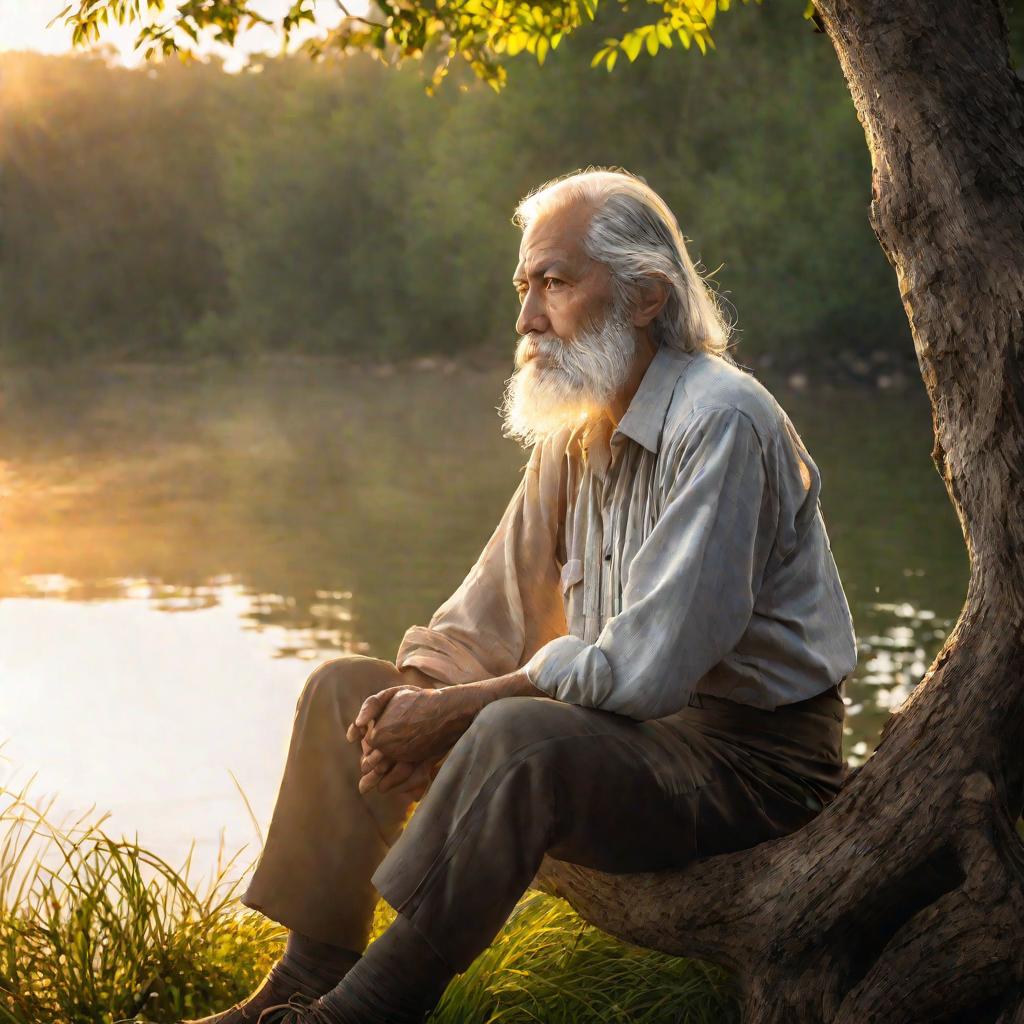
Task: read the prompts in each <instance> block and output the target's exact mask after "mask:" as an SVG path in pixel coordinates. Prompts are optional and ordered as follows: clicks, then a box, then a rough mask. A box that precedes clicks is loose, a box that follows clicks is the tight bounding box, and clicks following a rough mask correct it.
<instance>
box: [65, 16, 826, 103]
mask: <svg viewBox="0 0 1024 1024" xmlns="http://www.w3.org/2000/svg"><path fill="white" fill-rule="evenodd" d="M599 2H600V0H542V2H539V3H530V2H528V0H372V5H371V9H370V11H368V12H367V14H366V15H360V14H352V13H351V12H350V11H349V9H348V8H347V7H346V6H345V3H344V0H335V3H336V4H337V5H338V7H339V9H340V10H341V12H342V14H343V15H344V17H343V19H342V20H341V22H340V23H339V24H337V25H335V26H333V27H330V28H325V30H324V31H322V32H320V33H318V34H317V35H316V37H315V38H312V39H308V40H307V41H306V42H305V43H304V44H303V46H304V48H305V49H306V50H307V52H309V53H310V55H311V56H314V57H320V56H324V55H325V54H327V53H329V52H335V53H339V52H340V53H349V52H354V51H368V52H371V53H373V54H375V55H376V56H378V57H379V58H380V59H382V60H384V61H387V62H389V63H398V62H400V61H401V60H403V59H405V58H420V57H424V56H427V55H430V56H432V57H434V58H435V59H436V61H437V63H436V65H435V67H434V69H433V74H432V76H431V80H430V85H429V86H428V91H433V89H434V88H436V87H437V85H438V84H440V82H441V81H442V79H443V78H444V77H445V75H446V74H447V73H448V68H449V65H450V64H451V61H452V60H453V59H456V58H460V59H463V60H465V61H467V62H468V63H469V65H470V66H471V67H472V68H473V71H474V72H475V73H476V74H477V75H478V76H479V77H480V78H482V79H483V80H484V81H486V82H487V83H488V84H490V85H491V86H492V88H494V89H495V90H500V89H501V87H502V86H503V85H504V84H505V82H506V80H507V74H508V73H507V70H506V66H505V58H507V57H513V56H515V55H516V54H518V53H521V52H526V53H530V54H533V56H534V57H536V59H537V61H538V62H539V63H541V64H543V63H544V59H545V58H546V57H547V55H548V53H549V52H550V51H551V50H553V49H555V48H556V47H557V46H558V44H559V43H560V42H561V40H562V39H563V38H564V37H565V36H566V35H568V34H569V33H571V32H573V31H574V30H575V29H577V28H579V27H580V26H581V25H583V24H584V23H585V22H589V21H594V20H595V19H596V18H597V13H598V3H599ZM608 2H609V3H614V4H617V5H618V6H620V7H621V8H623V9H625V10H628V8H629V3H630V0H608ZM750 2H751V0H742V3H744V4H748V3H750ZM755 2H756V3H760V2H761V0H755ZM731 6H732V0H646V7H649V8H650V13H651V15H652V17H651V20H649V21H646V22H645V23H644V24H641V25H639V26H636V27H633V28H630V29H629V30H628V31H626V32H624V33H622V34H621V35H617V36H613V37H610V38H607V39H605V40H604V45H603V46H602V47H601V48H600V49H599V50H598V51H597V53H595V54H594V57H593V62H592V66H593V67H598V66H601V65H603V66H604V67H605V68H606V69H607V70H608V71H611V70H612V68H614V67H615V64H616V62H617V61H618V59H619V56H620V54H624V55H625V57H626V58H627V59H628V60H630V61H635V60H636V59H637V57H639V56H640V54H641V53H647V54H649V55H651V56H654V55H655V54H657V53H658V51H659V50H661V49H670V48H671V47H672V46H674V45H675V44H676V43H677V42H678V43H679V44H680V45H681V46H683V47H685V48H687V49H689V48H690V47H691V46H693V45H695V46H696V47H697V48H698V49H699V50H700V51H701V53H706V52H707V50H708V48H709V47H710V48H714V45H715V43H714V40H713V38H712V35H711V33H712V29H713V28H714V24H715V18H716V16H717V15H718V13H719V12H720V11H727V10H729V8H730V7H731ZM646 7H644V9H646ZM813 15H814V5H813V0H812V2H809V3H808V4H807V8H806V10H805V11H804V17H806V18H811V17H813ZM60 19H63V20H64V22H65V23H66V24H67V25H68V26H69V28H70V29H71V32H72V40H73V43H74V44H75V45H77V46H83V45H89V44H92V43H97V42H99V41H100V40H101V38H102V34H103V30H104V28H105V27H106V26H107V25H109V24H111V23H112V22H117V23H120V24H138V25H139V26H140V29H139V35H138V38H137V40H136V47H137V48H138V49H141V50H142V51H143V54H144V56H145V57H146V58H147V59H151V58H153V57H158V56H161V55H163V56H167V55H170V54H175V53H176V54H179V55H181V56H183V57H188V56H190V55H192V54H194V52H195V49H196V47H197V46H198V45H199V43H200V39H201V37H202V36H204V35H206V36H209V37H211V38H212V39H213V40H215V41H216V42H218V43H222V44H225V45H227V46H234V45H235V43H236V42H237V39H238V36H239V33H240V32H242V31H244V30H246V29H248V28H252V27H255V26H258V25H263V26H267V27H269V28H272V29H275V30H276V31H277V32H278V33H279V35H280V36H281V38H282V39H283V41H285V42H287V41H288V40H289V39H291V38H292V37H293V35H294V34H295V33H296V31H297V30H299V29H301V28H303V27H308V26H316V24H317V13H316V9H315V3H314V0H291V3H290V6H289V7H288V9H287V10H286V11H285V13H284V14H282V15H280V16H279V17H277V18H273V17H268V16H266V15H264V14H261V13H260V12H258V11H257V10H255V9H254V8H253V6H252V5H251V4H250V3H249V2H248V0H185V2H184V3H179V4H178V5H177V6H175V7H172V8H171V9H170V10H169V9H168V8H167V4H166V0H75V2H73V3H71V4H69V5H68V6H67V7H65V8H64V10H63V11H62V12H61V13H60V14H59V15H57V18H56V19H55V20H60Z"/></svg>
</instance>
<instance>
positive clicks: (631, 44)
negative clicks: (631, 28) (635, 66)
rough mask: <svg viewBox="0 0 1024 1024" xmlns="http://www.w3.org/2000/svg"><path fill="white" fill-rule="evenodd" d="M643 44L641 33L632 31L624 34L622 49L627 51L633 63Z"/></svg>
mask: <svg viewBox="0 0 1024 1024" xmlns="http://www.w3.org/2000/svg"><path fill="white" fill-rule="evenodd" d="M641 46H643V40H642V39H641V38H640V34H639V33H638V32H630V33H628V34H627V35H625V36H623V39H622V49H623V50H624V51H625V54H626V56H627V57H628V58H629V62H630V63H631V64H632V63H633V61H635V60H636V59H637V57H638V56H639V55H640V47H641Z"/></svg>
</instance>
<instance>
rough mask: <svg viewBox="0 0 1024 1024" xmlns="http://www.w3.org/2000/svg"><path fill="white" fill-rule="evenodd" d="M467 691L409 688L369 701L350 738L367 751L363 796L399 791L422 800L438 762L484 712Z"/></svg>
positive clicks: (361, 784) (377, 695)
mask: <svg viewBox="0 0 1024 1024" xmlns="http://www.w3.org/2000/svg"><path fill="white" fill-rule="evenodd" d="M462 690H463V688H462V687H458V686H452V687H446V688H444V689H436V690H435V689H427V688H424V687H420V686H415V685H409V684H405V683H404V684H402V685H400V686H391V687H389V688H388V689H386V690H381V691H380V693H375V694H373V695H372V696H370V697H367V698H366V700H365V701H363V705H362V707H361V708H360V709H359V714H357V715H356V718H355V721H353V723H352V724H351V725H350V726H349V727H348V732H347V736H348V739H349V741H350V742H352V743H356V742H359V743H360V744H361V746H362V751H363V758H362V762H361V764H360V767H361V770H362V773H363V774H362V777H361V778H360V780H359V792H360V793H367V792H369V791H370V790H371V789H375V788H376V789H379V790H380V792H382V793H384V792H388V791H389V790H394V791H396V792H399V793H404V794H406V795H408V796H410V797H411V798H412V799H419V798H420V797H421V796H422V795H423V792H424V790H425V789H426V787H427V785H428V784H429V783H430V780H431V778H432V777H433V770H434V767H435V765H436V764H437V762H438V761H439V760H440V758H441V757H442V756H443V755H444V754H445V753H447V751H448V750H449V749H450V748H451V746H452V745H453V744H454V743H455V741H456V740H457V739H458V738H459V736H461V735H462V733H463V732H465V730H466V729H467V727H468V726H469V724H470V722H472V720H473V716H474V715H475V713H476V710H479V709H478V708H474V706H473V701H472V700H471V699H469V698H470V697H471V694H469V693H468V692H460V691H462Z"/></svg>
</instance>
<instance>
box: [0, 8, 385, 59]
mask: <svg viewBox="0 0 1024 1024" xmlns="http://www.w3.org/2000/svg"><path fill="white" fill-rule="evenodd" d="M68 2H69V0H0V51H2V50H35V51H38V52H40V53H66V52H67V51H68V50H70V49H71V31H70V29H68V28H67V27H66V26H65V25H64V24H62V23H61V22H59V21H58V22H57V23H56V24H54V25H52V26H49V27H48V25H49V22H50V21H51V20H52V19H53V18H54V17H56V16H57V15H58V14H60V12H61V11H62V10H63V9H64V8H65V7H66V6H67V4H68ZM168 6H169V7H170V6H171V5H170V4H168ZM252 6H253V7H254V8H255V9H256V10H257V11H259V13H260V14H263V15H265V16H267V17H273V16H275V15H276V16H280V15H281V14H282V13H283V12H284V11H285V10H286V9H287V7H288V0H254V2H253V4H252ZM346 6H347V7H348V8H349V10H351V11H352V12H353V13H361V12H363V11H365V10H366V7H367V4H366V2H365V0H363V2H355V3H352V4H351V5H350V4H346ZM316 7H317V18H318V20H319V22H320V23H321V24H322V25H333V24H336V23H337V22H338V21H339V20H340V18H341V11H340V10H339V8H338V6H337V4H336V3H335V2H334V0H317V4H316ZM137 32H138V28H137V27H131V26H128V27H126V26H120V25H114V26H112V27H109V28H108V29H107V30H106V32H105V35H104V40H105V41H106V42H108V43H109V44H110V45H112V46H114V47H115V48H116V49H117V51H118V52H119V53H120V55H121V60H122V62H123V63H126V64H136V63H139V62H140V61H141V55H139V54H137V53H134V52H133V51H134V45H133V44H134V40H135V36H136V34H137ZM308 34H310V33H309V32H308V31H307V35H308ZM277 45H278V44H277V42H276V40H275V38H274V36H273V34H272V33H271V32H270V31H269V30H267V29H265V28H257V29H254V30H252V31H250V32H248V33H246V36H245V38H244V39H241V41H240V43H239V46H238V47H237V48H236V50H235V51H234V52H231V51H229V50H227V49H226V48H225V47H218V46H217V45H216V44H215V43H213V42H212V41H206V42H204V44H203V45H202V46H201V47H200V50H201V52H203V53H211V54H217V53H219V54H220V55H221V56H223V57H224V58H225V66H226V67H227V68H228V70H234V69H237V67H238V66H240V65H241V64H242V63H244V54H246V53H252V52H258V51H273V50H275V49H277Z"/></svg>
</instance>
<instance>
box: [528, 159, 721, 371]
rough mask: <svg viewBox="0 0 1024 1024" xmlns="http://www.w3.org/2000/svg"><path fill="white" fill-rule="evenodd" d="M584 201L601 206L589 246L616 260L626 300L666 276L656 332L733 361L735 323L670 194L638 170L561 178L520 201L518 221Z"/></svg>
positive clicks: (593, 253) (674, 343)
mask: <svg viewBox="0 0 1024 1024" xmlns="http://www.w3.org/2000/svg"><path fill="white" fill-rule="evenodd" d="M581 201H582V202H585V203H588V204H590V205H592V206H593V207H594V214H593V216H592V217H591V220H590V224H589V225H588V227H587V231H586V234H585V236H584V239H583V249H584V251H585V252H586V254H587V255H588V256H589V257H590V258H591V259H593V260H597V261H598V262H599V263H603V264H604V265H605V266H607V267H608V269H609V271H610V272H611V277H612V287H613V289H614V292H615V297H616V300H617V302H618V303H620V306H619V308H621V309H630V310H631V309H633V308H634V305H635V303H636V302H637V300H638V299H639V298H640V294H641V290H642V288H643V287H644V285H646V284H648V283H649V282H650V281H651V279H652V278H658V279H660V280H662V281H663V282H664V283H665V285H666V286H667V288H668V300H667V301H666V303H665V305H664V306H663V307H662V309H661V312H660V313H658V315H657V317H656V318H655V319H654V320H653V321H652V323H651V328H650V330H651V340H652V341H654V342H655V343H656V344H659V345H668V346H670V347H672V348H677V349H682V350H683V351H685V352H709V353H711V354H712V355H717V356H721V357H723V358H725V359H728V360H729V361H730V362H731V361H732V360H731V358H730V357H729V356H728V355H727V354H726V349H727V348H728V345H729V335H730V331H731V328H730V325H729V324H728V323H727V322H726V320H725V317H724V315H723V313H722V310H721V307H720V306H719V302H718V296H717V294H716V293H715V291H714V290H713V289H712V288H711V286H710V285H708V284H707V282H706V281H705V280H704V278H702V277H701V275H700V274H699V273H698V271H697V268H696V267H695V266H694V264H693V261H692V260H691V259H690V255H689V253H688V252H687V251H686V241H685V239H684V238H683V233H682V232H681V231H680V230H679V224H678V223H677V222H676V218H675V216H674V215H673V213H672V211H671V210H670V209H669V208H668V205H667V204H666V203H665V201H664V199H662V198H661V196H659V195H658V193H657V192H655V191H654V189H652V188H651V187H650V186H649V185H648V184H647V183H646V182H645V181H643V180H642V179H641V178H639V177H637V176H636V175H635V174H631V173H630V172H629V171H626V170H623V169H621V168H604V167H588V168H586V169H585V170H580V171H574V172H573V173H571V174H568V175H563V176H562V177H559V178H553V179H552V180H551V181H549V182H547V183H545V184H544V185H541V186H540V187H539V188H536V189H534V190H533V191H532V192H531V193H530V194H529V195H527V196H526V197H525V198H523V199H521V200H520V201H519V203H518V204H517V206H516V211H515V214H514V216H513V218H512V222H513V223H514V224H515V225H516V226H517V227H519V228H521V229H522V230H524V231H525V230H526V227H527V225H528V224H529V223H530V222H531V221H532V220H534V219H535V218H536V217H538V216H541V215H543V214H545V213H550V212H552V211H553V210H556V209H559V208H561V207H563V206H567V205H571V204H574V203H576V202H581Z"/></svg>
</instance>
